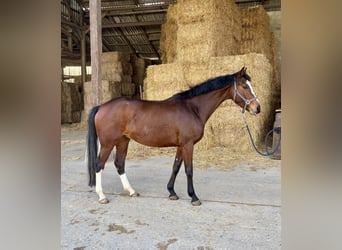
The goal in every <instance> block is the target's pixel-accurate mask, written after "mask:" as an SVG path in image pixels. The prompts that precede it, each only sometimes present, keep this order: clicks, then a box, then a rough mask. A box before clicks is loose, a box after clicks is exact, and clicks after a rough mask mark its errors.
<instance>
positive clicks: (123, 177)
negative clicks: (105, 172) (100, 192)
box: [120, 173, 135, 195]
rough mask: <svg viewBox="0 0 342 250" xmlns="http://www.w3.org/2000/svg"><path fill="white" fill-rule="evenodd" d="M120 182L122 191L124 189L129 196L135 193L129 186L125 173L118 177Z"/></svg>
mask: <svg viewBox="0 0 342 250" xmlns="http://www.w3.org/2000/svg"><path fill="white" fill-rule="evenodd" d="M120 180H121V183H122V186H123V189H124V190H125V191H128V192H129V195H133V194H134V193H135V191H134V189H133V188H132V187H131V185H130V184H129V181H128V179H127V175H126V173H125V174H122V175H120Z"/></svg>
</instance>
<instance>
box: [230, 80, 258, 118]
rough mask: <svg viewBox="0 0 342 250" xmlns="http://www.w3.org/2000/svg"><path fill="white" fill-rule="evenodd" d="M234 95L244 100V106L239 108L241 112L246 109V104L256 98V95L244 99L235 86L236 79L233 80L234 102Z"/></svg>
mask: <svg viewBox="0 0 342 250" xmlns="http://www.w3.org/2000/svg"><path fill="white" fill-rule="evenodd" d="M236 95H238V96H239V97H240V98H241V99H242V100H243V101H244V102H245V106H244V107H243V109H242V110H241V112H242V113H245V111H246V108H247V106H248V105H249V104H250V103H251V102H252V101H254V100H256V99H257V97H256V96H254V97H253V98H251V99H246V98H245V97H244V96H243V95H242V94H241V93H240V92H239V91H238V89H237V87H236V81H234V102H235V98H236Z"/></svg>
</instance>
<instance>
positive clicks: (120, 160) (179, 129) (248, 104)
mask: <svg viewBox="0 0 342 250" xmlns="http://www.w3.org/2000/svg"><path fill="white" fill-rule="evenodd" d="M227 99H232V100H233V101H234V102H235V103H236V104H237V105H239V106H240V107H241V108H243V110H242V112H245V110H247V111H248V112H249V113H251V114H254V115H255V114H258V113H260V103H259V100H258V99H257V97H256V95H255V93H254V91H253V88H252V85H251V78H250V76H249V75H248V74H247V73H246V68H245V67H243V68H242V69H241V70H240V71H238V72H236V73H234V74H232V75H224V76H219V77H216V78H213V79H209V80H207V81H205V82H203V83H201V84H199V85H196V86H194V87H193V88H191V89H189V90H187V91H183V92H180V93H177V94H175V95H173V96H171V97H170V98H168V99H165V100H162V101H147V100H136V99H129V98H126V97H119V98H116V99H113V100H111V101H108V102H106V103H104V104H102V105H99V106H96V107H93V109H92V110H91V112H90V114H89V120H88V135H87V151H88V172H89V186H94V185H96V188H95V190H96V193H97V194H98V196H99V202H100V203H102V204H104V203H108V202H109V201H108V199H107V198H106V196H105V195H104V193H103V191H102V183H101V179H102V171H103V170H104V166H105V163H106V161H107V159H108V157H109V155H110V153H111V151H112V150H113V148H114V146H116V154H115V160H114V164H115V166H116V168H117V172H118V174H119V176H120V179H121V182H122V185H123V189H124V190H125V191H127V192H129V194H130V196H138V195H139V194H138V193H137V192H136V191H135V190H134V189H133V188H132V187H131V185H130V183H129V181H128V179H127V176H126V174H125V159H126V155H127V148H128V143H129V141H130V140H131V139H133V140H135V141H137V142H138V143H140V144H143V145H146V146H151V147H177V153H176V157H175V160H174V164H173V169H172V173H171V177H170V180H169V182H168V184H167V189H168V191H169V193H170V195H169V199H171V200H177V199H178V196H177V194H176V192H175V190H174V183H175V180H176V176H177V174H178V171H179V169H180V167H181V164H182V162H183V161H184V165H185V173H186V176H187V191H188V195H189V196H190V197H191V204H192V205H194V206H199V205H201V202H200V200H199V199H198V197H197V195H196V194H195V190H194V187H193V162H192V158H193V150H194V145H195V144H196V143H197V142H199V141H200V140H201V138H202V137H203V133H204V126H205V124H206V122H207V120H208V119H209V117H210V116H211V114H213V113H214V111H215V110H216V109H217V107H218V106H219V105H220V104H221V103H222V102H223V101H224V100H227ZM98 141H99V145H100V152H99V153H98V144H97V143H98Z"/></svg>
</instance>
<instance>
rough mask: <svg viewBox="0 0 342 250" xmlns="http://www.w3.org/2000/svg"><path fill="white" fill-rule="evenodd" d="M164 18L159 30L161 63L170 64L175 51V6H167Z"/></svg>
mask: <svg viewBox="0 0 342 250" xmlns="http://www.w3.org/2000/svg"><path fill="white" fill-rule="evenodd" d="M166 18H167V19H166V22H165V23H164V24H163V25H162V29H161V36H160V52H161V59H162V61H163V63H172V62H174V60H175V58H176V51H177V31H178V24H177V19H178V17H177V5H169V8H168V10H167V17H166Z"/></svg>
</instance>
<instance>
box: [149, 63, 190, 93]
mask: <svg viewBox="0 0 342 250" xmlns="http://www.w3.org/2000/svg"><path fill="white" fill-rule="evenodd" d="M186 89H188V86H187V84H186V81H185V79H184V74H183V68H182V65H181V64H179V63H170V64H161V65H151V66H149V67H148V68H147V75H146V78H145V80H144V99H146V100H163V99H166V98H168V97H170V96H172V95H174V94H175V93H178V92H180V91H183V90H186Z"/></svg>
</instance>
